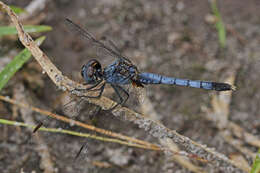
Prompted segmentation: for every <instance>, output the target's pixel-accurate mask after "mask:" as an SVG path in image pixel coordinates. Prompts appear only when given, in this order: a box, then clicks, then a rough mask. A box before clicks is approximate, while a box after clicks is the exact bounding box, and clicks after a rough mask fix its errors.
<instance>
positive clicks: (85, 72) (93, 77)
mask: <svg viewBox="0 0 260 173" xmlns="http://www.w3.org/2000/svg"><path fill="white" fill-rule="evenodd" d="M81 76H82V77H83V78H84V79H85V81H86V82H87V83H88V84H92V83H95V82H96V81H98V80H100V79H102V78H103V72H102V66H101V64H100V63H99V62H98V61H97V60H95V59H92V60H90V61H88V63H87V64H84V65H83V66H82V68H81Z"/></svg>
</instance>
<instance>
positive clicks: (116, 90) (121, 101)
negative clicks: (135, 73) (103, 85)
mask: <svg viewBox="0 0 260 173" xmlns="http://www.w3.org/2000/svg"><path fill="white" fill-rule="evenodd" d="M111 86H112V88H113V89H114V91H115V93H116V95H117V96H118V97H119V99H120V102H119V103H117V104H116V105H115V106H113V107H112V108H110V109H108V110H109V111H111V110H113V109H115V108H116V107H117V106H118V105H123V104H124V103H125V102H126V101H127V100H128V98H129V94H128V92H127V91H126V90H125V89H124V88H122V87H121V86H119V85H113V84H111ZM118 90H121V91H123V92H124V93H125V95H126V98H125V99H123V98H122V96H121V95H120V93H119V91H118Z"/></svg>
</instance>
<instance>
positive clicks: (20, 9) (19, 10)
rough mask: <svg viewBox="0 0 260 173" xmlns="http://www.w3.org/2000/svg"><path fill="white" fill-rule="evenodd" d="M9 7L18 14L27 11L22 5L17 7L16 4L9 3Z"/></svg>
mask: <svg viewBox="0 0 260 173" xmlns="http://www.w3.org/2000/svg"><path fill="white" fill-rule="evenodd" d="M9 7H10V8H11V9H12V10H13V11H14V12H15V13H16V14H21V13H24V12H26V11H25V10H24V9H22V8H20V7H16V6H14V5H9Z"/></svg>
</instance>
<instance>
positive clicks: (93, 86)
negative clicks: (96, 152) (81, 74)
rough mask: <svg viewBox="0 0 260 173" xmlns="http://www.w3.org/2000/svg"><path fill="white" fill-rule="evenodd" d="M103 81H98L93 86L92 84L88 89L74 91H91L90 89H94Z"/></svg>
mask: <svg viewBox="0 0 260 173" xmlns="http://www.w3.org/2000/svg"><path fill="white" fill-rule="evenodd" d="M102 81H103V80H102V79H101V80H98V81H97V82H96V83H95V84H93V85H92V86H90V87H88V88H85V89H76V90H78V91H81V90H91V89H92V88H95V87H96V86H98V85H99V84H100V83H101V82H102ZM83 85H88V83H84V84H83Z"/></svg>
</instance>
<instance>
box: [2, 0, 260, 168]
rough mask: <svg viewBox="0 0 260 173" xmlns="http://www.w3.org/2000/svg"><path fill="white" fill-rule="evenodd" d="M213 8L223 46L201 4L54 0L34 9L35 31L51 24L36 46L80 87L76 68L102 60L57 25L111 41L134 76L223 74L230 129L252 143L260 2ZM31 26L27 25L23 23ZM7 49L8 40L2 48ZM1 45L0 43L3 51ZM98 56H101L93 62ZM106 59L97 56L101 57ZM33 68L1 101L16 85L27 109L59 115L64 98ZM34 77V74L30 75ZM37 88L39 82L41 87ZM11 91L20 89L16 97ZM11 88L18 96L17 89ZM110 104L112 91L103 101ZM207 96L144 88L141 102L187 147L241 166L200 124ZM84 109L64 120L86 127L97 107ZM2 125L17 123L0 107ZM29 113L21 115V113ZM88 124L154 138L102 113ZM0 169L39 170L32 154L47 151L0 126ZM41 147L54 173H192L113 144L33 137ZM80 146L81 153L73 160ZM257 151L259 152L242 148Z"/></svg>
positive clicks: (258, 125) (233, 0) (211, 128)
mask: <svg viewBox="0 0 260 173" xmlns="http://www.w3.org/2000/svg"><path fill="white" fill-rule="evenodd" d="M3 2H5V3H7V4H9V5H17V6H20V7H26V6H27V5H28V3H29V2H30V1H29V0H20V1H15V0H7V1H3ZM217 4H218V7H219V10H220V12H221V15H222V19H223V21H224V23H225V24H226V26H227V42H226V48H225V49H221V48H220V46H219V42H218V34H217V31H216V29H215V27H214V25H213V24H209V23H208V22H207V19H208V18H209V16H210V14H212V13H211V8H210V3H209V2H208V1H207V0H202V1H189V0H183V1H181V0H178V1H171V0H162V1H160V0H157V1H156V0H153V1H151V0H143V1H138V0H132V1H127V0H99V1H94V0H89V1H86V0H77V1H69V0H56V1H49V2H48V3H47V5H46V7H45V8H44V9H43V10H42V11H41V13H42V14H44V17H43V19H42V21H41V23H40V24H45V25H50V26H52V27H53V30H52V31H51V32H48V33H46V34H45V33H44V34H43V35H46V40H45V42H44V44H43V45H42V46H41V48H42V49H43V50H44V52H45V53H46V54H48V55H49V56H50V57H51V58H52V59H51V60H52V61H53V63H54V64H55V65H56V66H57V67H58V68H59V69H60V70H61V71H62V72H63V73H64V74H65V75H67V76H70V77H72V78H73V79H75V80H77V81H81V82H83V81H82V79H81V78H80V75H79V72H80V68H81V66H82V65H83V64H84V63H86V62H87V61H88V60H89V59H91V58H97V59H99V60H100V61H101V62H102V63H104V64H105V63H107V61H108V60H110V59H109V58H110V57H108V59H105V58H104V57H103V54H99V53H98V54H95V52H98V51H99V50H98V49H96V48H93V47H91V46H89V45H88V44H86V42H84V39H81V38H80V37H78V36H76V35H75V33H73V32H70V31H69V29H68V28H67V26H66V25H65V22H64V20H65V18H70V19H71V20H73V21H74V22H75V23H79V24H80V25H81V26H82V27H84V28H87V29H88V30H89V31H90V32H91V33H92V34H93V35H95V36H96V37H97V38H101V37H102V36H104V35H105V36H107V37H109V38H111V39H112V40H113V41H114V42H115V44H116V45H117V47H119V49H120V51H121V52H122V54H124V55H125V56H127V57H129V58H130V59H131V60H132V61H133V62H134V63H135V64H136V65H137V66H138V68H139V70H140V71H147V72H154V73H159V74H163V75H167V76H173V77H179V78H189V79H194V80H198V79H199V80H209V81H218V82H222V81H225V80H226V79H227V78H228V77H229V76H230V75H231V74H232V75H234V76H235V85H236V86H237V91H235V92H233V94H232V98H231V102H230V107H229V121H231V122H234V123H236V124H238V125H239V126H240V127H241V128H243V129H244V130H245V131H247V132H249V133H250V134H252V135H254V136H256V137H258V138H259V137H260V135H259V132H260V114H259V112H260V89H259V88H260V82H259V80H258V78H259V76H260V68H259V67H260V46H259V45H260V30H259V26H260V17H259V16H260V10H259V9H260V1H259V0H251V1H243V0H229V1H225V0H220V1H218V3H217ZM28 21H29V20H28ZM9 42H10V41H9ZM3 44H6V43H4V42H3V41H1V45H3ZM98 56H99V57H98ZM104 56H105V55H104ZM30 64H33V65H31V66H34V67H35V66H36V65H35V64H36V63H35V60H32V61H31V62H30V63H28V64H27V65H26V66H25V68H24V69H23V70H21V73H19V72H18V73H17V74H16V76H15V78H14V79H13V80H12V81H10V82H9V83H8V87H6V88H5V90H4V91H3V92H2V95H9V96H13V95H14V93H15V92H19V89H21V88H19V87H22V88H23V87H24V89H23V90H24V92H23V93H24V96H25V98H27V99H28V100H30V101H31V102H30V104H31V105H33V106H36V107H40V108H43V109H46V110H50V111H54V112H57V113H61V114H64V112H65V111H64V109H62V105H64V104H65V102H66V101H63V99H64V96H63V95H62V94H63V93H62V92H61V91H60V90H58V88H57V87H56V86H55V85H54V84H53V83H52V82H51V80H50V79H49V78H48V76H47V75H46V74H42V73H41V71H40V70H39V69H40V66H38V68H39V69H38V72H37V69H33V72H32V71H30V70H32V69H31V68H32V67H31V66H30ZM24 72H27V73H29V74H31V75H32V76H34V78H33V79H36V81H35V82H34V81H31V82H28V80H27V79H24V78H23V76H24V75H23V74H24ZM35 73H36V74H35ZM39 83H40V84H39ZM17 88H18V89H17ZM17 90H18V91H17ZM105 94H106V95H107V96H108V97H109V98H114V96H115V95H114V94H113V93H112V90H111V89H110V88H106V93H105ZM215 94H218V93H217V92H215V91H204V90H200V89H192V88H185V87H176V86H159V85H157V86H147V87H146V97H147V99H149V100H150V102H151V104H152V107H153V108H154V110H156V115H157V117H156V119H157V120H160V121H161V122H162V124H164V125H165V126H166V127H168V128H169V129H172V130H176V131H177V132H178V133H180V134H182V135H184V136H187V137H189V138H190V139H192V140H194V141H196V142H199V143H201V144H205V145H207V146H208V147H211V148H215V149H216V151H218V152H220V153H222V154H224V155H226V156H227V157H232V156H234V155H241V156H243V157H244V158H245V159H246V161H248V163H249V165H251V164H252V158H251V157H250V156H249V155H246V154H242V153H241V152H240V151H238V150H237V149H236V148H234V146H232V145H230V144H229V143H227V142H226V141H225V140H224V139H223V137H222V136H221V133H220V131H219V129H218V128H217V126H216V124H215V123H214V122H212V121H210V120H208V119H207V118H206V115H205V114H206V113H205V111H203V107H211V106H212V105H211V99H212V95H215ZM135 98H136V97H134V96H133V97H132V99H130V100H129V102H128V103H127V104H126V106H127V107H128V108H131V109H133V110H135V111H137V112H142V111H143V110H142V107H141V106H140V104H142V102H141V103H137V102H136V101H135ZM83 105H84V109H82V110H81V112H80V113H79V114H77V115H74V114H73V115H72V114H70V113H68V111H67V112H65V113H66V115H67V116H68V117H73V118H75V119H77V120H80V121H83V122H86V123H92V124H93V114H95V113H93V111H92V110H94V111H96V110H98V107H97V106H95V105H91V104H88V103H83ZM0 110H1V118H4V119H13V120H16V121H24V120H23V118H22V116H19V115H20V113H19V115H18V116H16V117H14V114H13V111H14V108H13V107H12V106H11V105H10V104H7V103H1V108H0ZM28 114H29V113H28ZM32 115H33V117H32V119H34V120H35V121H41V122H43V124H44V126H45V127H56V128H64V129H68V130H75V131H80V132H88V131H86V130H84V129H82V128H78V127H71V126H69V125H67V124H65V123H61V122H58V121H56V120H53V119H50V118H47V119H46V117H45V116H42V115H40V114H37V113H32ZM94 119H95V125H96V126H98V127H100V128H104V129H107V130H111V131H114V132H117V133H121V134H124V135H127V136H130V137H135V138H138V139H142V140H145V141H149V142H152V143H159V142H158V139H157V138H154V137H152V136H151V135H149V134H147V133H146V132H145V131H144V130H143V129H140V128H138V126H136V125H134V124H132V123H131V122H125V121H122V120H120V119H117V118H115V117H113V116H111V115H110V113H102V112H99V113H98V114H97V115H95V117H94ZM0 131H1V133H0V141H1V142H0V171H1V172H4V173H5V172H6V173H7V172H10V173H11V172H21V169H23V171H24V172H26V173H27V172H28V173H29V172H33V171H35V172H37V173H40V172H44V171H45V172H46V169H45V170H44V166H43V165H42V164H40V163H41V156H40V153H39V151H42V150H41V149H39V148H41V147H43V148H44V147H45V146H42V145H40V144H39V142H36V141H37V139H36V138H35V137H34V136H33V134H32V132H31V130H29V129H27V128H18V127H14V126H5V125H0ZM37 133H40V135H41V140H43V141H44V143H45V144H46V146H47V150H48V151H49V153H50V155H51V156H50V157H51V159H52V162H53V164H54V167H55V172H60V173H69V172H74V173H87V172H111V173H112V172H142V173H158V172H168V173H171V172H178V173H181V172H190V170H188V169H187V168H184V166H183V165H180V164H179V163H177V162H175V161H173V160H172V159H171V158H170V157H168V156H166V155H164V154H163V153H161V152H156V151H147V150H143V149H136V148H131V147H127V146H122V145H119V144H113V143H107V142H100V141H95V140H92V139H85V138H79V137H73V136H69V135H64V134H54V133H47V132H40V131H39V132H37ZM83 144H86V146H87V147H86V148H85V149H84V151H82V153H81V154H80V156H79V157H78V158H77V159H76V160H75V156H76V155H77V152H78V151H79V149H80V148H81V146H82V145H83ZM244 146H245V147H246V148H247V149H248V150H250V151H251V152H253V153H255V152H256V151H257V147H255V146H251V145H249V144H246V143H244ZM93 161H99V162H102V163H103V164H104V163H107V164H109V165H110V166H109V167H108V168H104V167H102V166H98V165H95V164H93ZM191 162H192V163H193V164H195V165H198V166H201V167H202V168H204V169H205V172H221V171H220V170H218V169H216V168H215V167H213V166H210V164H202V163H200V162H199V161H196V160H193V159H191Z"/></svg>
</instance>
